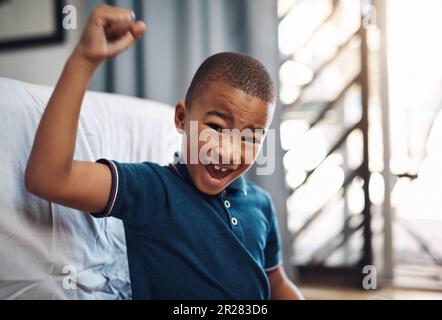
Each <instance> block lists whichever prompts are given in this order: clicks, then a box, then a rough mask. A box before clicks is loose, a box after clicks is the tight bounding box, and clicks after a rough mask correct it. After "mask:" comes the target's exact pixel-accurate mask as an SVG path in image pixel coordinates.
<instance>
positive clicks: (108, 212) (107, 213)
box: [106, 161, 119, 217]
mask: <svg viewBox="0 0 442 320" xmlns="http://www.w3.org/2000/svg"><path fill="white" fill-rule="evenodd" d="M109 163H110V164H111V165H112V170H113V171H114V174H115V181H113V182H112V183H115V192H114V197H113V199H112V204H111V205H110V207H109V209H108V210H107V212H106V217H108V216H109V215H110V213H111V212H112V209H113V208H114V205H115V201H116V200H117V194H118V184H119V181H118V180H119V179H118V170H117V166H116V165H115V163H114V162H113V161H109Z"/></svg>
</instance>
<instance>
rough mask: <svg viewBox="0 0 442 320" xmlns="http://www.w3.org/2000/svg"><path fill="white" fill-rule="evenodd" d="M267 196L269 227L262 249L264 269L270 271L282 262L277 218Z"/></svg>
mask: <svg viewBox="0 0 442 320" xmlns="http://www.w3.org/2000/svg"><path fill="white" fill-rule="evenodd" d="M268 198H269V214H270V216H269V229H268V233H267V241H266V246H265V249H264V269H265V271H271V270H273V269H276V268H277V267H279V266H280V265H281V263H282V257H281V237H280V234H279V227H278V218H277V216H276V210H275V207H274V205H273V202H272V200H271V198H270V196H269V197H268Z"/></svg>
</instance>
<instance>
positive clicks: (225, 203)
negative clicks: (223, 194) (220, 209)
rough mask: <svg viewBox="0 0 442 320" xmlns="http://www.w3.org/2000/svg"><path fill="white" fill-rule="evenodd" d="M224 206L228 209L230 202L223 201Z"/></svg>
mask: <svg viewBox="0 0 442 320" xmlns="http://www.w3.org/2000/svg"><path fill="white" fill-rule="evenodd" d="M224 206H225V207H226V208H230V202H229V200H226V201H224Z"/></svg>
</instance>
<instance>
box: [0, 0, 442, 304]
mask: <svg viewBox="0 0 442 320" xmlns="http://www.w3.org/2000/svg"><path fill="white" fill-rule="evenodd" d="M101 2H106V3H108V4H111V5H118V6H122V7H126V8H131V9H133V10H134V11H135V13H136V15H137V17H138V18H139V19H143V20H145V21H146V22H147V25H148V31H147V33H146V35H145V36H144V38H143V39H142V41H141V42H139V43H138V44H137V45H136V46H135V47H133V48H131V49H130V50H129V51H127V52H126V53H124V54H123V55H121V56H119V57H118V58H117V59H115V60H112V61H109V62H107V63H106V64H104V65H103V66H102V67H101V68H100V69H99V70H98V72H97V73H96V75H95V77H94V79H93V81H92V83H91V89H92V90H98V91H106V92H115V93H121V94H127V95H133V96H138V97H144V98H149V99H154V100H158V101H161V102H165V103H168V104H171V105H174V103H175V102H176V100H177V99H182V98H183V97H184V95H185V92H186V89H187V87H188V85H189V83H190V80H191V77H192V75H193V74H194V72H195V71H196V69H197V67H198V66H199V65H200V63H201V62H202V61H203V60H204V59H205V58H206V57H207V56H209V55H210V54H213V53H216V52H220V51H239V52H243V53H247V54H250V55H253V56H254V57H256V58H258V59H259V60H261V61H262V62H263V63H264V64H265V65H266V66H267V68H268V69H269V70H270V72H271V73H272V75H273V77H274V79H275V81H276V82H277V83H278V91H279V107H278V109H277V115H276V117H275V119H274V122H273V127H274V128H275V129H276V132H277V138H278V141H279V142H280V143H278V145H277V149H276V150H275V157H276V170H275V172H274V174H273V175H271V176H257V175H254V174H253V171H252V172H251V174H250V178H251V179H253V180H255V181H256V182H257V183H259V184H261V185H262V186H263V187H264V188H266V189H267V190H268V191H269V192H270V193H271V195H272V197H273V200H274V202H275V206H276V208H277V210H278V215H279V222H280V227H281V234H282V239H283V246H284V257H285V259H284V263H285V264H284V266H285V268H286V270H287V273H288V274H289V275H290V277H291V278H292V279H295V281H296V282H297V283H299V284H300V287H301V289H302V290H303V292H304V294H305V295H306V297H307V298H318V299H322V298H328V299H334V298H338V299H346V298H349V299H352V298H362V299H364V298H370V299H371V298H376V299H384V298H386V299H389V298H406V299H408V298H411V299H413V298H436V299H442V245H441V244H442V149H441V145H442V112H441V107H442V60H441V58H440V57H442V42H441V41H440V39H442V20H441V19H440V17H441V15H442V0H420V1H418V0H388V1H387V0H372V1H370V0H278V1H276V0H210V1H205V0H146V1H141V0H112V1H111V0H109V1H95V0H91V1H80V0H75V1H74V0H72V1H64V2H61V1H52V0H37V1H25V0H3V1H0V76H1V77H8V78H14V79H18V80H22V81H27V82H32V83H38V84H44V85H51V86H53V85H55V83H56V81H57V78H58V76H59V74H60V72H61V70H62V68H63V65H64V62H65V60H66V58H67V57H68V56H69V54H70V52H71V51H72V49H73V48H74V46H75V44H76V42H77V41H78V39H79V37H80V36H81V32H82V29H83V26H84V24H85V21H86V19H87V16H88V14H89V13H90V12H91V10H92V9H93V8H94V7H95V6H96V5H97V4H99V3H101ZM30 3H32V8H33V9H32V10H25V7H21V10H19V9H20V6H26V5H27V6H29V4H30ZM66 5H71V6H73V8H74V9H75V13H76V15H75V17H76V20H75V21H71V26H74V27H76V28H68V29H66V28H61V27H60V26H61V23H62V20H63V17H64V16H66V14H67V13H70V11H69V12H68V11H66V12H65V13H64V14H63V8H65V6H66ZM14 8H18V9H14ZM71 8H72V7H71ZM14 10H17V11H14ZM23 10H25V11H26V12H27V14H26V16H23V14H24V13H23V12H24V11H23ZM40 11H41V12H40ZM48 12H49V14H48ZM52 13H55V14H52ZM36 16H38V17H44V18H39V19H37V20H36V19H35V17H36ZM18 17H20V19H18ZM71 17H73V16H71ZM17 21H19V24H18V26H17V27H11V26H13V25H14V26H15V25H16V24H17ZM72 22H77V24H76V25H73V24H72ZM36 26H38V27H39V28H36ZM437 146H439V147H437ZM264 150H265V148H264ZM367 266H368V269H367V268H366V267H367ZM371 266H374V268H373V267H371ZM373 272H375V273H376V274H375V275H376V277H375V278H374V279H375V280H373V278H366V277H367V276H370V275H373ZM367 279H368V280H369V281H368V284H369V288H368V287H367ZM364 284H365V290H364ZM371 289H376V290H371Z"/></svg>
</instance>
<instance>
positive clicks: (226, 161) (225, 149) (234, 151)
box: [212, 136, 242, 170]
mask: <svg viewBox="0 0 442 320" xmlns="http://www.w3.org/2000/svg"><path fill="white" fill-rule="evenodd" d="M241 148H242V146H241V137H236V136H224V137H223V138H222V139H220V141H219V143H218V145H217V146H216V147H215V148H214V149H213V151H212V159H214V160H217V161H218V163H219V164H221V165H224V166H223V167H225V168H228V169H231V170H235V169H238V167H239V166H240V165H241V163H242V152H241V151H242V150H241ZM226 165H228V166H226Z"/></svg>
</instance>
